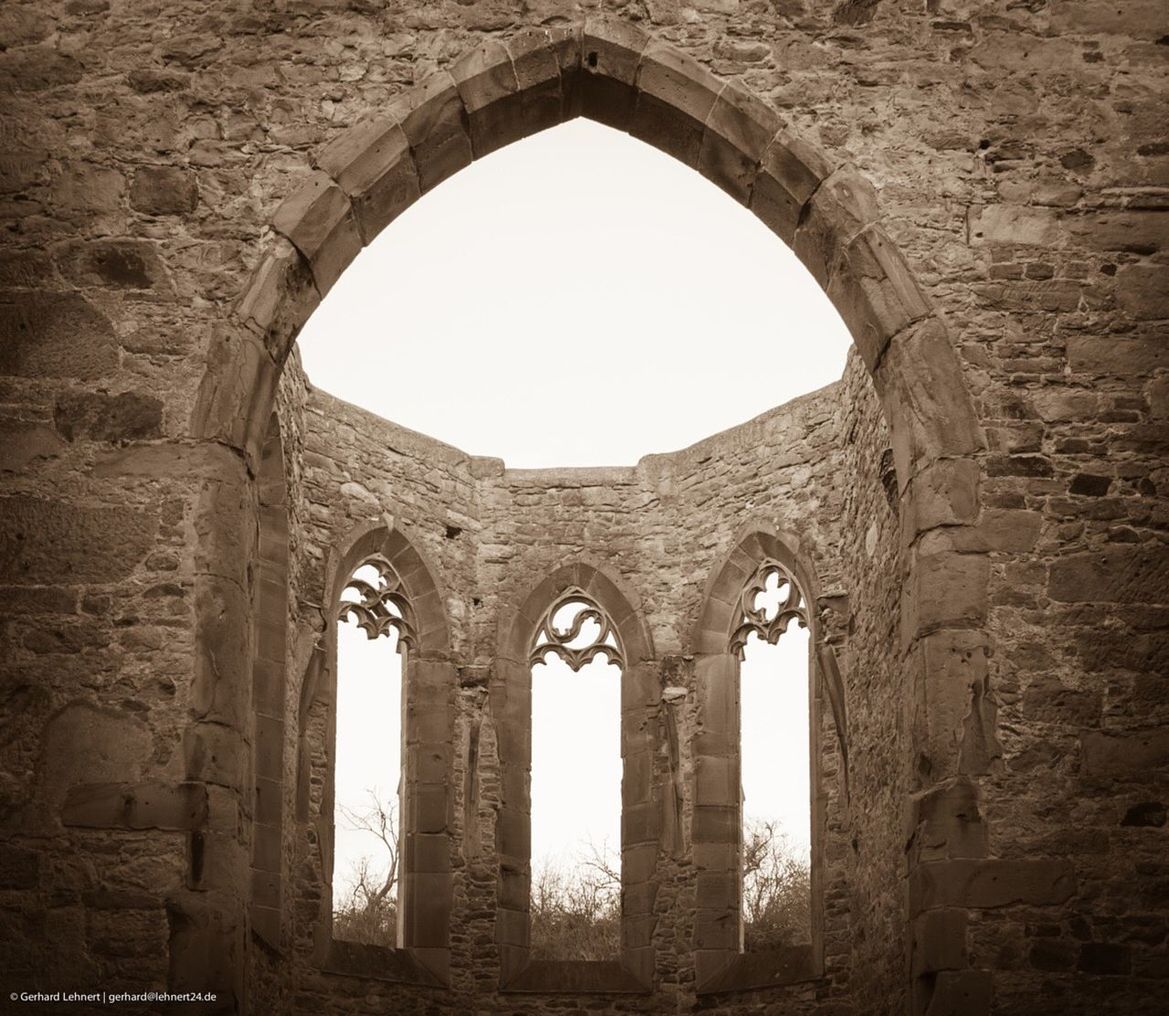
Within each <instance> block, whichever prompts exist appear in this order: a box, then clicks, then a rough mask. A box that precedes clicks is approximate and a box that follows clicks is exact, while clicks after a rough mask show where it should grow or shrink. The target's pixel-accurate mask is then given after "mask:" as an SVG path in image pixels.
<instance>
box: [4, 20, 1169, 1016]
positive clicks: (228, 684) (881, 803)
mask: <svg viewBox="0 0 1169 1016" xmlns="http://www.w3.org/2000/svg"><path fill="white" fill-rule="evenodd" d="M1167 77H1169V7H1166V5H1165V4H1164V3H1163V0H1110V2H1102V0H1060V2H1055V0H987V2H980V0H841V2H838V3H835V4H833V3H831V2H829V0H823V2H821V0H690V2H689V3H684V2H676V0H638V2H631V3H607V4H594V3H580V4H570V3H563V2H560V0H527V2H524V3H511V2H508V0H483V2H479V0H456V2H439V3H429V4H421V3H407V2H399V0H384V2H383V0H224V2H212V3H207V2H198V3H195V2H187V0H176V2H174V3H168V4H165V5H151V4H141V3H133V2H130V0H64V2H61V0H36V2H22V0H9V2H8V3H6V4H5V6H4V7H3V9H2V10H0V118H2V119H0V123H2V126H3V133H2V144H0V202H2V209H3V211H2V214H0V222H2V224H3V248H2V250H0V371H2V373H3V380H2V382H0V384H2V391H3V394H2V397H0V428H2V430H3V441H0V485H2V492H0V582H2V583H3V585H2V586H0V602H2V615H0V645H2V661H3V667H2V680H0V830H2V838H0V955H2V956H3V957H4V958H3V962H2V964H0V1007H7V1008H6V1009H5V1011H13V1012H25V1011H29V1009H30V1007H32V1006H33V1005H36V1004H37V1003H33V1002H25V1001H21V997H20V996H21V994H22V993H25V994H28V993H35V992H44V993H54V992H62V993H68V992H70V991H73V992H76V993H77V994H78V995H81V994H85V993H92V992H93V991H95V990H97V991H110V992H114V991H124V992H134V991H138V992H149V991H156V992H157V991H164V992H165V991H169V992H174V993H181V992H213V993H214V994H215V1000H214V1001H208V1000H204V1001H197V1002H190V1003H185V1004H182V1006H181V1007H182V1008H183V1011H192V1012H197V1011H205V1012H225V1013H236V1012H245V1013H281V1014H283V1013H306V1014H307V1013H322V1012H323V1013H330V1014H332V1013H336V1014H341V1013H370V1014H373V1013H385V1012H393V1013H408V1014H422V1013H427V1014H430V1013H443V1014H446V1013H449V1014H462V1013H517V1014H518V1013H522V1014H533V1016H534V1014H536V1013H553V1012H573V1013H576V1012H600V1013H634V1012H638V1013H658V1012H669V1013H690V1012H718V1013H730V1014H735V1016H747V1014H757V1013H789V1012H790V1013H808V1014H812V1013H816V1014H821V1016H828V1014H834V1016H844V1014H857V1016H860V1014H885V1013H912V1014H920V1016H927V1014H928V1016H943V1014H963V1016H976V1014H990V1013H995V1014H1008V1013H1010V1014H1014V1013H1027V1014H1048V1013H1049V1014H1052V1016H1055V1014H1060V1016H1064V1014H1084V1016H1088V1014H1093V1016H1094V1014H1099V1013H1116V1014H1126V1016H1127V1014H1135V1013H1158V1012H1164V1011H1165V1004H1166V1003H1165V999H1166V997H1169V826H1167V824H1166V808H1167V805H1169V636H1167V633H1166V630H1167V627H1169V555H1167V553H1166V539H1167V532H1169V512H1167V497H1169V466H1167V464H1166V448H1167V443H1169V431H1167V421H1169V335H1167V334H1166V320H1167V319H1169V251H1167V243H1169V234H1167V230H1166V221H1167V219H1169V136H1167V134H1166V131H1165V126H1164V125H1165V119H1166V118H1165V98H1166V94H1165V93H1166V80H1167ZM575 116H588V117H591V118H593V119H596V120H598V121H600V122H602V123H605V124H608V125H610V126H613V127H615V128H617V129H620V130H624V131H627V132H628V133H630V134H632V135H633V136H635V137H637V138H640V139H642V140H643V141H645V142H646V143H649V144H653V145H655V146H657V147H658V148H660V149H662V150H664V151H666V152H668V153H669V154H671V155H673V156H675V157H676V158H678V159H680V160H681V161H683V162H684V163H686V164H687V165H689V166H690V167H692V168H693V169H694V170H695V171H697V172H699V173H701V174H702V175H704V176H705V177H707V178H708V179H709V180H710V181H712V182H713V183H714V184H715V185H717V186H719V187H721V188H723V189H724V190H725V191H726V192H727V193H728V194H730V195H731V196H732V197H733V198H735V199H736V200H738V201H740V202H741V203H743V204H744V205H745V206H747V207H748V208H750V209H751V210H752V211H753V212H754V213H755V214H756V215H758V216H759V217H760V219H761V220H762V221H764V222H765V223H766V224H767V225H769V226H770V227H771V228H772V229H773V230H774V231H775V233H776V234H777V237H778V238H779V241H782V242H785V243H788V244H789V245H790V246H791V247H792V248H793V250H794V251H795V252H796V253H797V255H798V256H799V257H800V258H801V259H802V260H803V262H804V263H805V265H807V267H808V268H809V270H810V271H811V273H812V275H813V276H814V278H815V279H816V280H817V282H818V283H819V284H820V285H821V286H823V287H824V289H825V291H826V292H827V294H828V296H829V297H830V298H831V299H832V301H833V302H834V304H835V305H836V307H837V308H838V310H839V312H840V314H841V316H842V318H843V319H844V321H845V322H846V323H847V325H848V326H849V328H850V330H851V333H852V335H853V338H854V344H855V349H854V352H853V354H852V356H851V358H850V361H849V364H848V367H847V369H846V371H845V374H844V377H843V378H842V379H841V381H840V382H839V383H838V384H836V385H833V386H831V387H830V388H828V389H825V390H823V391H821V392H816V393H811V394H809V395H808V396H806V397H804V398H802V399H799V400H796V401H795V402H794V403H791V404H789V405H787V406H784V407H780V408H779V409H776V410H774V411H773V412H771V413H769V414H765V415H764V416H763V417H761V418H759V419H757V420H754V421H751V422H750V423H747V424H744V425H743V426H741V427H738V428H735V429H734V430H731V431H728V432H726V433H724V434H720V435H716V436H714V437H712V438H710V439H708V440H707V441H704V442H702V443H700V444H699V445H697V446H695V447H693V448H690V449H686V450H684V451H680V452H675V453H671V454H661V455H650V456H648V457H647V458H645V459H643V460H642V462H641V463H640V464H639V465H638V466H637V467H636V468H631V469H600V470H541V471H519V470H509V469H506V468H505V467H504V465H503V464H502V463H501V462H500V461H498V460H494V459H482V458H475V457H472V456H468V455H465V454H463V453H462V452H460V451H458V450H457V449H453V448H450V447H448V446H445V445H442V444H440V443H439V442H436V441H434V440H431V439H429V438H426V437H424V436H421V435H417V434H413V433H410V432H408V431H405V430H403V429H402V428H399V427H396V426H395V425H393V424H390V423H387V422H386V421H383V420H380V419H377V418H375V417H372V416H371V415H370V414H367V413H364V412H362V411H361V410H358V409H355V408H353V407H350V406H346V405H344V404H342V403H340V402H338V401H337V400H335V399H333V398H331V397H330V396H328V395H326V394H325V393H323V392H320V391H317V390H314V389H313V387H312V386H311V384H309V383H308V381H307V380H306V379H305V377H304V376H303V372H302V371H301V369H300V367H299V361H298V358H297V355H296V353H295V337H296V334H297V331H298V329H299V328H300V326H301V325H302V324H303V323H304V321H305V320H306V319H307V317H308V316H309V315H310V314H311V313H312V310H313V308H314V307H315V306H316V305H317V303H318V302H319V301H320V299H321V298H322V297H323V296H324V295H325V294H326V293H327V292H328V290H329V288H330V287H331V286H332V284H333V283H334V282H335V281H336V279H337V278H338V277H339V276H340V274H341V273H342V272H343V271H344V269H345V267H346V265H347V264H348V263H349V262H350V260H351V259H352V258H353V257H354V256H355V254H356V253H357V252H358V251H359V250H360V249H361V248H362V247H363V246H364V245H365V244H367V243H369V242H371V241H372V240H373V239H374V237H375V236H376V235H377V234H378V233H379V232H380V230H381V229H383V228H385V227H386V226H387V225H389V224H390V223H391V222H392V220H393V219H394V218H395V217H396V216H397V215H398V214H399V213H400V212H401V211H402V210H403V209H405V208H406V207H408V206H409V205H410V204H411V203H412V202H413V201H415V200H417V199H419V198H420V197H422V196H424V195H425V193H426V192H427V191H428V190H430V189H431V188H433V187H435V186H437V185H438V184H439V183H441V182H442V181H443V180H445V179H446V178H447V177H449V176H450V175H451V174H453V173H455V172H457V171H458V170H459V169H461V168H463V167H464V166H466V165H467V164H469V163H470V162H471V161H472V160H473V159H474V158H477V157H479V156H481V155H484V154H486V153H489V152H491V151H493V150H495V149H497V148H499V147H501V146H502V145H504V144H507V143H508V142H510V141H513V140H516V139H519V138H522V137H525V136H527V135H530V134H532V133H534V132H535V131H538V130H542V129H545V128H548V127H552V126H554V125H555V124H557V123H560V122H563V121H564V120H566V119H570V118H572V117H575ZM679 214H682V215H684V214H685V211H684V209H683V210H680V211H679ZM777 242H778V241H777ZM696 256H701V252H696ZM516 270H517V272H522V270H523V266H522V265H516ZM435 271H436V272H441V271H443V266H441V265H435ZM449 285H450V288H451V298H452V299H457V298H458V294H459V286H460V283H459V280H458V279H457V278H451V279H449ZM776 313H777V315H780V314H782V313H783V308H782V307H781V306H777V307H776ZM613 327H617V328H619V327H620V322H619V321H617V322H614V323H613ZM390 330H392V329H390ZM718 338H719V341H718V342H716V343H712V349H715V350H717V351H718V353H721V352H722V350H724V349H725V350H730V349H733V348H734V341H735V340H734V337H718ZM629 340H630V341H635V340H636V336H630V337H629ZM401 341H403V342H407V341H409V337H408V336H402V337H401ZM340 353H341V355H343V350H341V351H340ZM776 354H777V356H786V355H798V350H796V351H781V350H776ZM712 355H718V354H712ZM500 356H501V358H506V356H507V350H506V349H505V348H504V349H501V350H500ZM410 383H412V384H426V385H441V384H442V378H440V377H428V378H412V379H410ZM712 397H717V398H726V397H728V393H726V392H712ZM650 450H651V449H647V451H650ZM371 556H376V557H377V558H378V559H379V560H385V561H386V562H389V563H390V564H392V566H393V568H394V569H396V574H398V575H399V576H400V577H401V582H402V588H403V590H404V594H405V600H406V601H407V602H408V606H409V610H410V612H411V620H412V624H413V628H414V631H415V632H416V639H415V640H414V644H413V645H411V646H410V647H409V649H408V651H407V655H406V661H407V662H406V669H405V681H406V688H407V690H406V714H405V717H404V724H403V726H404V730H405V731H406V745H405V760H406V766H405V780H404V784H403V786H404V790H403V809H404V814H405V815H406V828H405V833H406V850H405V862H404V863H405V872H404V876H403V879H404V890H403V892H404V895H403V905H404V907H405V927H404V929H403V933H402V946H401V948H398V949H377V948H374V947H355V946H353V945H352V944H347V943H344V942H336V941H333V939H332V934H331V923H330V920H329V913H330V902H331V894H332V887H331V886H330V885H329V871H330V858H331V849H332V827H331V819H330V817H331V800H332V786H331V779H332V777H331V773H332V769H331V765H332V748H333V739H334V736H335V732H334V729H333V721H334V717H333V714H332V701H333V699H332V693H333V688H334V686H335V680H336V673H335V661H334V659H333V655H332V652H331V647H332V645H333V642H332V638H333V633H334V631H335V612H334V609H333V608H334V606H335V599H336V596H337V593H338V589H339V586H338V583H343V582H344V581H345V579H346V577H347V575H348V574H349V573H351V571H352V568H353V567H354V566H355V565H358V564H360V563H361V562H362V561H363V560H366V559H368V558H370V557H371ZM768 560H779V561H782V562H783V563H784V564H785V567H789V568H790V569H792V570H793V573H794V574H796V575H798V576H799V579H800V582H801V584H802V585H803V587H804V592H805V594H806V597H807V599H808V601H809V603H810V605H811V627H812V633H813V641H814V652H813V665H812V668H811V671H812V673H811V679H812V691H813V696H812V717H811V721H812V730H813V737H812V743H813V752H812V758H811V760H810V764H811V768H812V776H813V816H814V820H813V825H814V828H813V840H814V856H813V896H814V899H813V925H814V935H813V938H814V941H813V943H812V946H811V948H810V949H807V950H804V951H802V952H800V953H799V955H794V954H793V955H767V954H761V955H760V956H752V955H750V954H740V953H739V951H738V947H737V928H736V922H737V920H738V911H737V895H736V894H737V877H738V872H737V868H736V865H737V855H736V850H737V842H738V839H737V837H738V835H739V834H738V830H737V825H736V823H737V821H738V815H739V812H738V806H739V805H738V780H737V768H736V767H737V752H738V747H737V731H738V726H737V724H738V713H737V708H738V706H737V697H736V696H737V691H736V675H737V671H736V669H735V664H734V661H733V655H732V654H731V653H730V652H729V641H728V639H729V633H730V631H731V630H733V628H734V625H735V624H736V623H737V621H738V618H737V617H736V616H735V613H734V610H735V608H734V605H735V603H736V602H737V600H738V597H739V596H740V595H741V592H742V590H743V588H744V583H745V582H747V581H748V580H749V578H750V576H751V575H752V574H753V573H754V571H755V569H756V568H757V567H758V566H759V565H760V564H761V563H762V562H765V561H768ZM575 588H581V589H584V590H586V591H587V592H588V594H589V595H590V596H591V597H592V598H593V599H594V600H595V601H596V602H597V603H599V604H600V605H601V606H602V607H603V608H604V610H605V611H606V612H607V613H608V615H609V616H610V617H611V618H612V619H613V621H614V624H615V626H616V627H617V628H618V629H619V631H620V632H621V637H622V644H623V646H624V648H625V650H626V655H627V657H628V660H627V666H626V672H625V674H624V677H623V695H622V752H623V756H624V762H625V780H624V785H623V792H622V798H623V801H622V807H623V842H622V862H623V863H622V875H623V892H622V949H621V954H620V956H618V957H615V958H614V959H613V961H612V962H609V963H601V964H585V965H577V966H566V965H564V964H559V965H558V964H555V963H551V964H549V963H544V964H541V963H536V962H532V961H530V960H529V958H528V953H527V935H528V926H527V902H526V899H527V895H526V894H527V884H528V883H527V878H528V874H529V867H528V865H529V860H530V859H529V858H528V856H527V854H528V837H529V831H528V825H527V823H528V807H529V805H528V800H527V778H528V766H529V765H530V758H529V756H528V754H527V752H528V740H527V728H526V724H527V723H528V722H530V706H529V698H528V696H529V694H530V685H529V683H528V682H529V677H528V673H527V670H526V667H525V661H526V656H524V652H525V646H526V645H527V641H526V640H528V639H530V637H531V631H532V629H533V626H534V625H535V623H536V621H537V620H538V619H539V618H540V617H541V616H542V614H543V612H544V611H545V610H546V608H547V606H548V604H549V603H550V602H552V600H554V599H555V597H556V596H558V595H560V594H562V593H563V592H564V591H565V590H567V589H575ZM667 688H668V689H669V690H670V691H669V694H668V695H665V694H663V692H664V691H665V689H667ZM525 710H528V712H526V713H525ZM46 1004H47V1003H46ZM68 1004H69V1005H70V1006H71V1008H70V1010H69V1011H71V1012H79V1013H83V1012H95V1013H96V1012H108V1011H109V1007H108V1006H102V1005H99V1004H93V1005H89V1003H86V1002H82V1001H74V1002H70V1003H68ZM133 1005H134V1006H135V1007H136V1008H134V1009H133V1010H129V1009H128V1010H126V1011H136V1012H138V1011H140V1012H144V1013H145V1012H173V1011H176V1004H172V1003H170V1002H166V1001H158V1000H157V999H156V1000H155V1001H143V1002H138V1003H133ZM188 1006H190V1007H193V1008H189V1009H188Z"/></svg>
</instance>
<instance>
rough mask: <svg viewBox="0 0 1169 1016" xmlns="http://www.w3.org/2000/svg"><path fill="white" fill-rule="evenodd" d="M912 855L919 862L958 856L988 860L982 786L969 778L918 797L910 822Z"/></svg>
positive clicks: (912, 803)
mask: <svg viewBox="0 0 1169 1016" xmlns="http://www.w3.org/2000/svg"><path fill="white" fill-rule="evenodd" d="M906 832H907V834H908V835H907V838H908V840H909V844H910V847H909V853H910V857H911V859H913V860H915V861H937V860H944V859H948V858H954V857H985V856H986V855H987V852H988V841H987V828H986V822H985V820H984V819H983V817H982V811H981V809H980V807H979V792H978V786H977V785H976V784H975V783H974V782H973V781H972V780H970V779H968V778H966V777H958V778H957V779H953V780H949V781H947V782H946V783H944V784H942V785H940V786H937V787H934V788H932V789H931V790H927V791H926V792H925V793H922V794H917V795H914V796H913V797H912V798H911V799H910V802H909V816H908V821H907V829H906Z"/></svg>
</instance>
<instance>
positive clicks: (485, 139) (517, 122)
mask: <svg viewBox="0 0 1169 1016" xmlns="http://www.w3.org/2000/svg"><path fill="white" fill-rule="evenodd" d="M450 74H451V77H452V78H453V79H454V82H455V87H456V88H457V89H458V91H459V96H460V98H461V99H462V100H463V108H464V109H466V111H467V121H468V126H469V130H470V135H471V148H472V150H473V151H474V153H475V158H477V159H478V158H480V157H482V156H484V155H486V154H488V153H489V152H493V151H495V150H496V149H497V148H502V147H503V146H504V145H506V144H508V143H509V142H511V141H516V140H518V139H519V138H522V137H524V136H526V134H527V133H529V132H528V129H527V126H526V124H525V123H524V122H523V119H522V114H523V111H524V106H523V102H522V101H521V100H520V99H519V97H518V92H519V82H518V80H517V79H516V73H515V68H514V67H513V66H512V62H511V55H510V54H509V53H508V51H507V47H506V46H504V45H503V43H501V42H499V41H497V40H495V39H490V40H488V41H486V42H484V43H483V44H482V45H481V46H478V47H476V48H475V49H472V50H470V51H468V52H467V53H465V54H464V55H463V56H462V57H460V58H459V59H458V60H456V61H455V63H454V64H452V65H451V69H450ZM512 99H514V101H508V100H512Z"/></svg>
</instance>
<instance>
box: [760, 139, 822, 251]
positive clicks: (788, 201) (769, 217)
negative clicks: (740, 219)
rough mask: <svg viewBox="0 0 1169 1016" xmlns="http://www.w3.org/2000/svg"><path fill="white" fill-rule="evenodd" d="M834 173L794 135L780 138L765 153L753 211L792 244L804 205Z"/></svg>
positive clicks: (815, 152)
mask: <svg viewBox="0 0 1169 1016" xmlns="http://www.w3.org/2000/svg"><path fill="white" fill-rule="evenodd" d="M831 172H832V167H831V166H830V165H829V164H828V163H827V161H826V160H825V159H824V158H823V156H821V155H820V154H819V153H818V152H817V151H815V150H814V149H812V148H811V147H810V146H808V145H806V144H805V143H804V142H802V141H798V140H796V139H795V138H794V137H792V136H789V135H786V134H783V135H780V136H779V137H777V138H775V140H773V141H772V142H771V143H770V144H769V145H768V146H767V148H766V150H765V151H764V153H763V157H762V160H761V161H760V164H759V169H758V171H757V173H756V174H755V180H754V184H753V186H752V188H751V200H750V207H751V211H753V212H754V213H755V214H756V215H757V216H759V218H760V219H761V220H762V221H763V222H764V223H765V224H766V225H767V226H768V227H770V229H771V230H772V231H773V232H774V233H775V234H776V235H777V236H778V237H779V238H780V239H781V240H783V242H784V243H786V244H789V245H790V244H792V243H793V241H794V239H795V234H796V226H797V225H798V223H799V220H800V214H801V212H802V211H803V207H804V204H805V203H806V202H807V200H808V198H810V197H811V196H812V194H813V193H815V191H816V188H817V187H818V186H819V185H820V181H821V180H823V179H824V178H826V177H827V176H828V175H829V174H830V173H831Z"/></svg>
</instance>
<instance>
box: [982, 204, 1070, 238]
mask: <svg viewBox="0 0 1169 1016" xmlns="http://www.w3.org/2000/svg"><path fill="white" fill-rule="evenodd" d="M966 229H967V233H968V234H969V236H970V243H971V245H972V246H975V247H977V246H981V245H988V246H1008V247H1014V246H1018V245H1024V246H1037V247H1048V248H1050V247H1054V246H1056V245H1057V244H1059V243H1060V242H1061V241H1064V240H1066V234H1065V232H1064V229H1063V224H1062V220H1061V216H1060V214H1059V212H1057V211H1056V210H1055V209H1054V208H1036V207H1034V206H1026V205H988V206H981V207H979V206H975V207H972V208H971V209H970V211H969V212H968V213H967V216H966Z"/></svg>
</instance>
